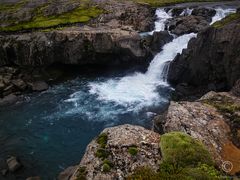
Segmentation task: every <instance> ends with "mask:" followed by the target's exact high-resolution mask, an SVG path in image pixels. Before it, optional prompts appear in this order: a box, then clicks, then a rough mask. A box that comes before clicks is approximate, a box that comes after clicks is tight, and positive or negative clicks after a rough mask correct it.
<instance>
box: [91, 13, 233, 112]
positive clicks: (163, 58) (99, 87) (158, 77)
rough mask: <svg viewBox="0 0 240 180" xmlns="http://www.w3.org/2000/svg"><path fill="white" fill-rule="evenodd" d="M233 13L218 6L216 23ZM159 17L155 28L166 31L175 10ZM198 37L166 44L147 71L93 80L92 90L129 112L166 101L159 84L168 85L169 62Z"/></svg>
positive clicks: (182, 37)
mask: <svg viewBox="0 0 240 180" xmlns="http://www.w3.org/2000/svg"><path fill="white" fill-rule="evenodd" d="M231 12H233V10H232V9H226V10H223V9H217V13H216V15H215V16H214V17H213V20H212V21H213V22H216V21H217V20H220V19H222V18H223V17H225V16H226V15H228V14H230V13H231ZM186 14H187V15H189V14H191V10H190V9H189V10H186ZM156 15H157V16H158V20H157V22H156V23H155V31H162V30H164V28H165V23H166V21H167V20H168V19H169V18H171V13H170V12H169V13H166V12H165V11H164V10H163V9H158V10H157V11H156ZM193 37H196V34H194V33H191V34H186V35H182V36H179V37H175V39H174V40H173V41H172V42H170V43H168V44H166V45H165V46H164V47H163V50H162V51H161V52H160V53H158V54H157V55H156V56H155V57H154V59H153V60H152V62H151V63H150V66H149V67H148V70H147V72H146V73H134V74H131V75H128V76H125V77H122V78H113V79H109V80H107V81H105V82H91V83H89V88H90V90H89V92H90V93H91V94H95V95H97V98H98V99H99V100H101V101H105V102H114V103H116V104H119V105H122V106H125V107H127V108H128V110H129V111H138V110H140V109H142V108H143V107H148V106H153V105H157V104H158V103H159V102H166V101H167V99H166V97H165V98H164V97H162V96H160V94H159V92H158V87H161V86H165V87H166V86H168V83H167V82H166V76H167V73H168V66H167V65H166V64H167V62H168V61H172V60H173V59H174V57H175V56H176V55H177V54H178V53H181V52H182V50H183V49H184V48H187V44H188V42H189V40H190V39H191V38H193Z"/></svg>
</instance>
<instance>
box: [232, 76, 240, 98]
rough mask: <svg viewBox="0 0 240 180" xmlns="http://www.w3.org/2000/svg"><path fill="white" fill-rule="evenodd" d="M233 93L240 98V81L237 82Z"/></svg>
mask: <svg viewBox="0 0 240 180" xmlns="http://www.w3.org/2000/svg"><path fill="white" fill-rule="evenodd" d="M231 93H232V94H234V95H235V96H238V97H240V79H239V80H237V81H236V83H235V85H234V86H233V88H232V89H231Z"/></svg>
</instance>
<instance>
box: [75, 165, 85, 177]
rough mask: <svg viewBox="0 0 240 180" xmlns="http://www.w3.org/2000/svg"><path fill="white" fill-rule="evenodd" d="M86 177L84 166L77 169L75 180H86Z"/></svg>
mask: <svg viewBox="0 0 240 180" xmlns="http://www.w3.org/2000/svg"><path fill="white" fill-rule="evenodd" d="M86 175H87V171H86V167H85V166H82V167H79V169H78V171H77V180H86V179H87V178H86Z"/></svg>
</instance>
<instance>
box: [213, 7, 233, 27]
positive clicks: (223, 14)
mask: <svg viewBox="0 0 240 180" xmlns="http://www.w3.org/2000/svg"><path fill="white" fill-rule="evenodd" d="M215 10H216V14H215V16H214V17H213V18H212V22H211V23H210V25H211V24H213V23H215V22H217V21H220V20H221V19H223V18H225V17H226V16H228V15H229V14H232V13H235V12H236V9H232V8H230V9H222V8H216V9H215Z"/></svg>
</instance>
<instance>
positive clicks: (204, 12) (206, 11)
mask: <svg viewBox="0 0 240 180" xmlns="http://www.w3.org/2000/svg"><path fill="white" fill-rule="evenodd" d="M215 14H216V10H215V9H211V8H202V7H200V8H195V9H193V11H192V15H194V16H201V17H204V18H205V19H206V20H207V21H208V22H211V21H212V17H213V16H214V15H215Z"/></svg>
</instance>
